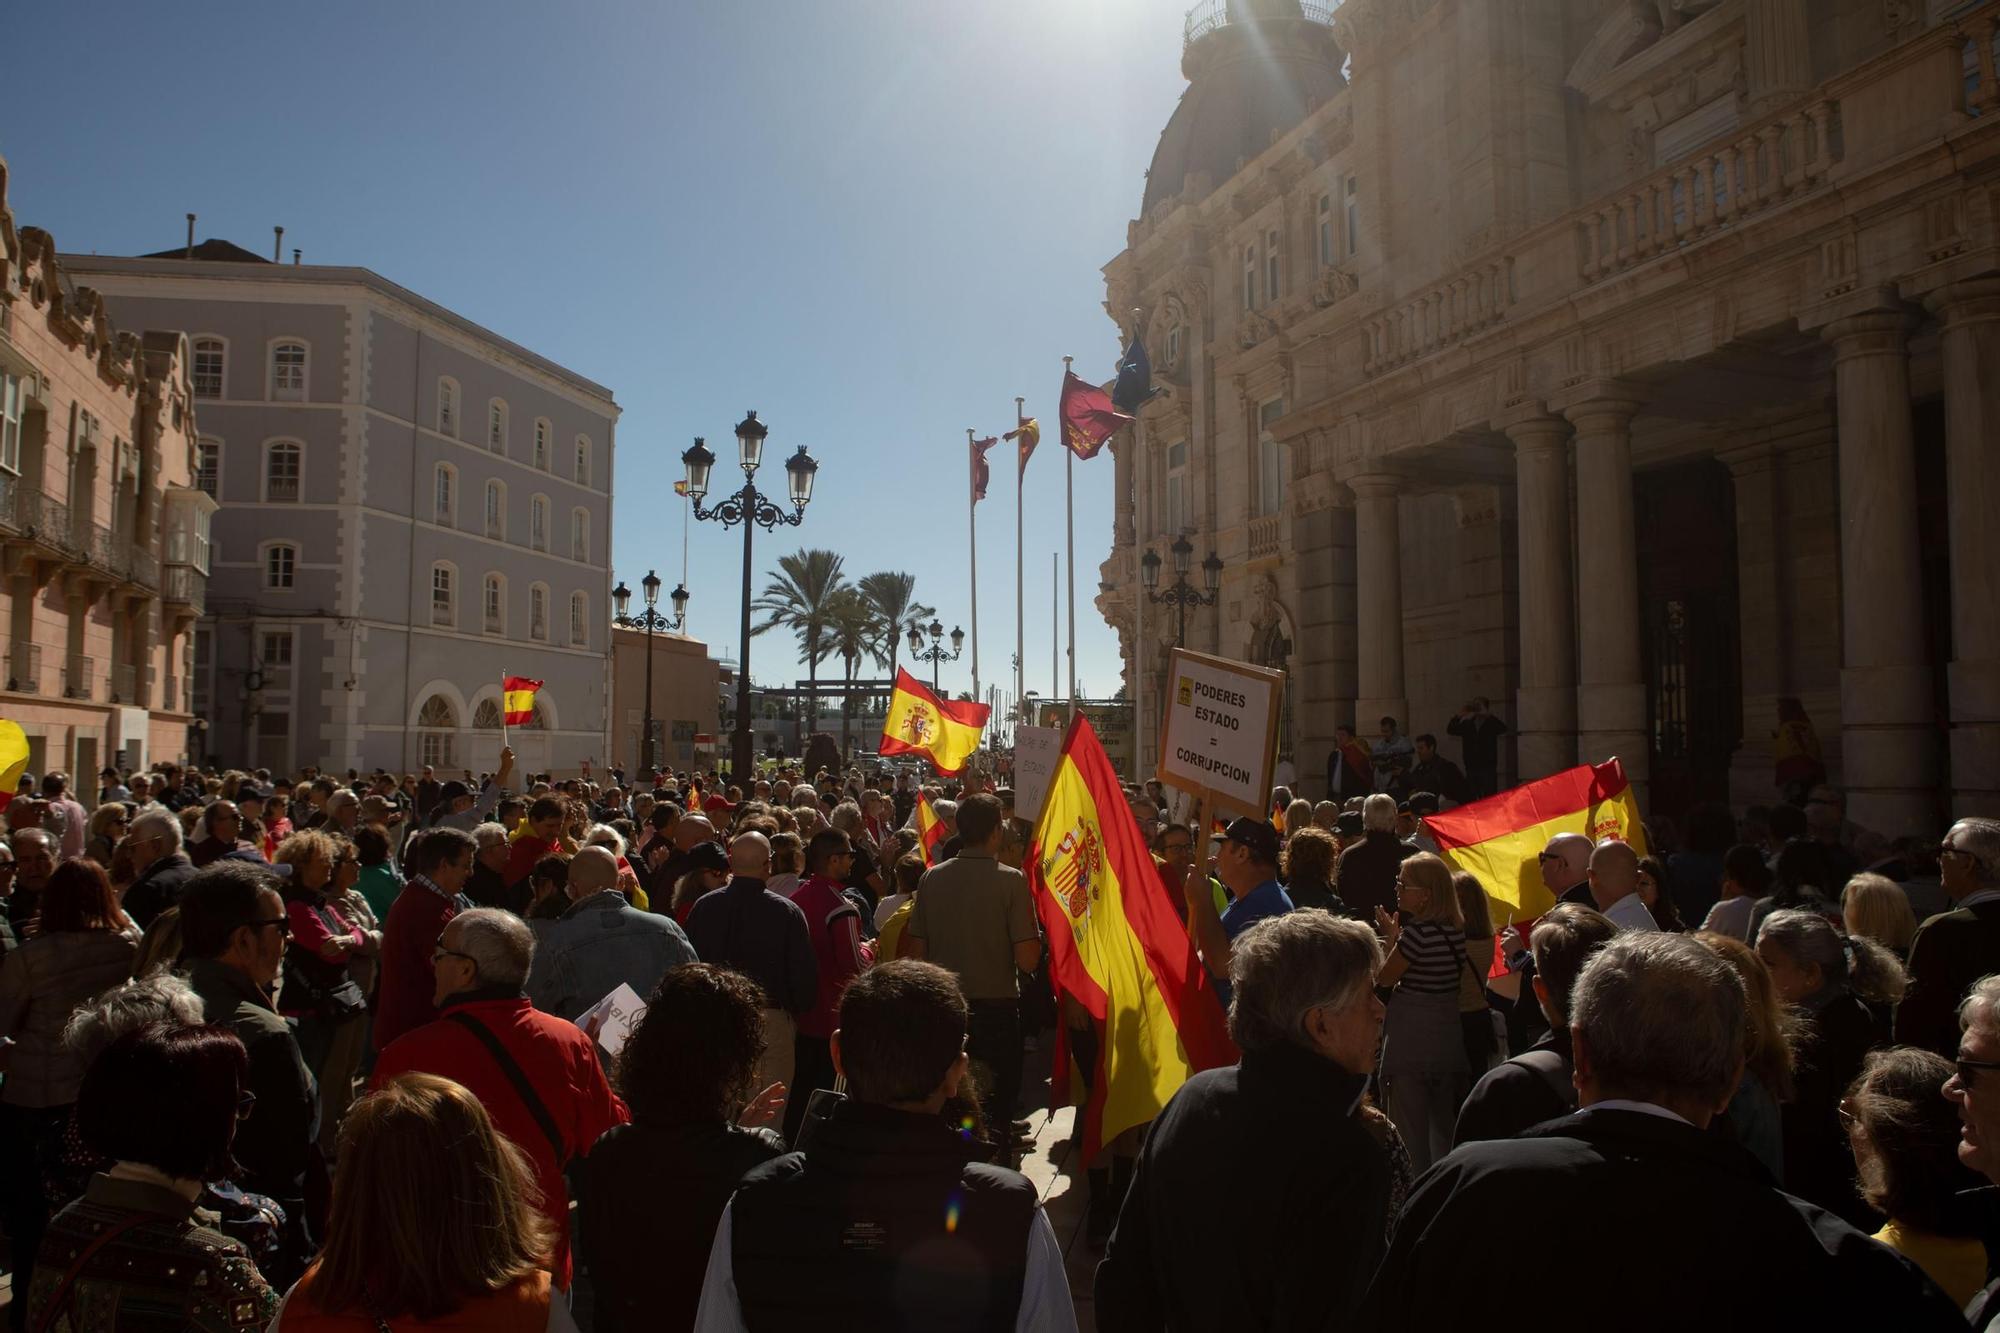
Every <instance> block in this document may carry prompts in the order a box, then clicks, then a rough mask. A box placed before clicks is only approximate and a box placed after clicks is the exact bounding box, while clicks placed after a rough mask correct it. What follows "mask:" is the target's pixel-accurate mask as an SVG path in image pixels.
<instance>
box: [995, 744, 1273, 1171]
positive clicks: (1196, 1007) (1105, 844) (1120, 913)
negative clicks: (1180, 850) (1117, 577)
mask: <svg viewBox="0 0 2000 1333" xmlns="http://www.w3.org/2000/svg"><path fill="white" fill-rule="evenodd" d="M1026 869H1027V871H1028V882H1029V885H1030V887H1031V888H1032V889H1033V891H1034V895H1035V910H1036V912H1037V913H1039V914H1040V916H1041V919H1042V927H1043V929H1044V930H1046V931H1047V932H1048V937H1049V966H1050V970H1051V971H1052V973H1053V974H1054V976H1055V979H1056V984H1057V985H1059V986H1060V987H1061V988H1062V989H1063V990H1065V991H1067V992H1069V993H1070V994H1071V995H1072V996H1074V997H1075V998H1076V999H1077V1001H1078V1002H1079V1003H1081V1004H1082V1005H1083V1007H1084V1008H1085V1009H1087V1010H1089V1011H1090V1015H1091V1017H1093V1018H1096V1019H1099V1020H1100V1021H1102V1022H1103V1024H1104V1037H1103V1040H1102V1041H1101V1042H1100V1043H1099V1048H1100V1059H1101V1060H1102V1061H1103V1067H1102V1070H1101V1071H1100V1076H1099V1077H1096V1078H1094V1079H1093V1080H1092V1082H1091V1089H1090V1104H1089V1106H1087V1107H1086V1108H1085V1109H1084V1147H1083V1156H1084V1161H1086V1162H1089V1161H1090V1160H1091V1159H1092V1158H1094V1157H1095V1156H1096V1155H1097V1153H1098V1150H1099V1149H1100V1147H1101V1146H1102V1145H1103V1144H1104V1143H1106V1142H1108V1141H1109V1140H1111V1139H1113V1138H1115V1137H1117V1136H1118V1135H1119V1134H1120V1133H1122V1132H1124V1131H1125V1130H1127V1129H1130V1128H1131V1127H1132V1126H1134V1125H1143V1124H1145V1123H1146V1122H1147V1121H1149V1120H1152V1119H1154V1118H1155V1117H1156V1116H1158V1115H1159V1113H1160V1110H1161V1108H1162V1107H1164V1106H1165V1105H1166V1104H1167V1099H1168V1098H1170V1097H1172V1096H1173V1095H1174V1093H1175V1092H1176V1091H1178V1090H1179V1089H1180V1086H1181V1084H1183V1083H1185V1082H1187V1080H1188V1076H1189V1075H1191V1074H1197V1073H1200V1072H1201V1071H1202V1070H1204V1069H1214V1068H1217V1067H1219V1066H1221V1065H1227V1064H1232V1063H1234V1062H1235V1060H1236V1048H1235V1047H1234V1046H1233V1045H1232V1044H1231V1043H1230V1040H1229V1034H1228V1030H1227V1027H1226V1026H1225V1024H1224V1021H1223V1015H1222V1005H1221V1003H1220V1001H1218V1000H1217V999H1216V995H1215V991H1214V990H1213V989H1212V988H1211V987H1210V986H1208V985H1207V979H1206V976H1205V974H1204V973H1203V971H1202V966H1201V963H1200V962H1199V961H1198V960H1197V959H1196V958H1195V953H1194V943H1193V941H1192V940H1190V939H1189V937H1188V933H1187V930H1186V928H1185V927H1183V926H1182V925H1181V922H1180V918H1179V917H1178V916H1176V915H1175V914H1174V909H1173V905H1172V903H1171V902H1170V901H1169V900H1168V897H1167V890H1166V889H1165V887H1164V886H1163V885H1162V884H1161V883H1160V880H1159V871H1158V870H1157V869H1155V868H1154V865H1153V858H1152V857H1151V856H1149V855H1147V853H1146V844H1145V840H1144V839H1143V838H1141V837H1140V834H1139V826H1138V825H1137V824H1136V823H1134V822H1133V819H1132V808H1131V806H1130V805H1129V804H1127V802H1126V800H1125V795H1124V792H1123V791H1122V790H1121V789H1120V787H1119V785H1118V775H1117V773H1116V772H1115V771H1113V769H1112V767H1111V760H1110V759H1109V758H1107V757H1106V756H1105V753H1104V746H1103V744H1102V743H1101V742H1099V741H1098V739H1097V733H1096V732H1095V731H1093V730H1092V729H1091V726H1090V720H1089V719H1088V718H1087V717H1085V716H1084V715H1083V714H1081V713H1079V714H1077V716H1076V719H1075V720H1074V721H1073V722H1071V723H1070V727H1069V734H1068V735H1067V736H1066V737H1065V738H1064V740H1063V748H1062V757H1061V758H1060V759H1058V760H1057V761H1056V771H1055V775H1054V776H1053V777H1051V778H1050V779H1049V791H1048V797H1047V799H1046V800H1045V801H1044V803H1043V805H1042V817H1041V819H1040V820H1039V821H1038V822H1037V823H1036V825H1035V835H1034V839H1033V841H1032V842H1031V843H1030V844H1029V848H1028V859H1027V863H1026Z"/></svg>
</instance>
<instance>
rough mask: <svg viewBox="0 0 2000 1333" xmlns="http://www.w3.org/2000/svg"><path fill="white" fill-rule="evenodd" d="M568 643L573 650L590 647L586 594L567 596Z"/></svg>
mask: <svg viewBox="0 0 2000 1333" xmlns="http://www.w3.org/2000/svg"><path fill="white" fill-rule="evenodd" d="M569 641H570V646H571V647H574V648H588V647H589V646H590V594H589V593H587V592H573V593H571V594H570V595H569Z"/></svg>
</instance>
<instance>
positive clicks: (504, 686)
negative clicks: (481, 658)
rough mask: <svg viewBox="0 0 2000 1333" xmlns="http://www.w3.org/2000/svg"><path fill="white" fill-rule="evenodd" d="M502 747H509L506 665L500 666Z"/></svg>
mask: <svg viewBox="0 0 2000 1333" xmlns="http://www.w3.org/2000/svg"><path fill="white" fill-rule="evenodd" d="M500 748H501V749H503V750H504V749H506V748H507V668H505V667H502V668H500ZM522 785H523V786H526V785H527V784H525V783H523V784H522Z"/></svg>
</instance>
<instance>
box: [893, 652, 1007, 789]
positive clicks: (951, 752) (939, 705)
mask: <svg viewBox="0 0 2000 1333" xmlns="http://www.w3.org/2000/svg"><path fill="white" fill-rule="evenodd" d="M992 711H993V710H992V709H990V708H988V707H987V706H986V705H985V704H976V703H973V702H971V701H970V700H967V699H958V700H950V699H940V698H938V697H937V696H936V695H935V694H932V693H931V692H930V691H929V690H927V689H925V688H924V687H923V685H921V684H920V683H919V682H918V681H917V678H916V677H915V676H912V675H911V674H910V673H909V672H908V671H905V670H904V669H903V668H901V667H897V668H896V692H895V694H893V695H891V696H890V699H889V715H888V716H887V717H885V718H883V719H882V744H881V745H880V746H879V747H878V748H879V749H880V751H881V753H883V754H920V755H922V756H924V758H926V759H928V760H930V761H931V766H932V767H933V768H935V769H937V771H938V772H940V773H942V774H944V775H945V776H946V777H954V776H956V775H957V773H958V771H959V770H960V769H962V768H964V767H965V761H966V760H968V759H970V758H972V756H973V754H974V753H975V752H976V751H977V750H978V749H979V738H980V736H982V735H983V734H984V733H985V731H986V718H987V715H988V714H990V713H991V712H992Z"/></svg>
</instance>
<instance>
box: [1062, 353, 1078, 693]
mask: <svg viewBox="0 0 2000 1333" xmlns="http://www.w3.org/2000/svg"><path fill="white" fill-rule="evenodd" d="M1072 359H1073V358H1070V357H1067V356H1066V357H1064V358H1063V383H1064V385H1068V383H1069V373H1070V371H1069V366H1070V361H1071V360H1072ZM1062 424H1063V528H1064V531H1065V533H1066V534H1067V538H1066V543H1065V544H1066V545H1067V547H1068V550H1069V720H1070V721H1072V722H1074V721H1076V450H1074V449H1072V448H1070V447H1069V438H1068V436H1069V427H1068V425H1067V424H1066V423H1062Z"/></svg>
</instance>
